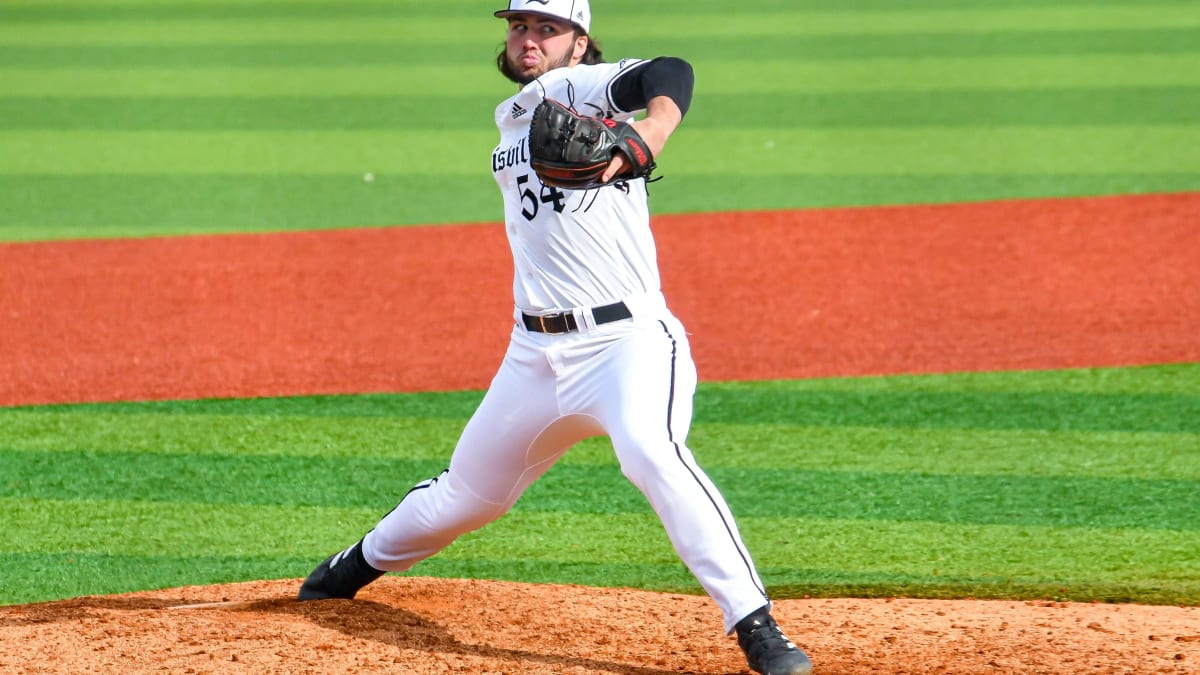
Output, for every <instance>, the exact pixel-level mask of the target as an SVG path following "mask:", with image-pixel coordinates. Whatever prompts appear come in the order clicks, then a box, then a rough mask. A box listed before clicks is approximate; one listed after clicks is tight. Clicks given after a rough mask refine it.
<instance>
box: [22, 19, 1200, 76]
mask: <svg viewBox="0 0 1200 675" xmlns="http://www.w3.org/2000/svg"><path fill="white" fill-rule="evenodd" d="M502 38H503V34H502V33H500V32H497V34H496V36H495V38H493V39H492V40H490V41H484V42H483V43H482V44H480V43H479V42H470V43H452V44H439V45H437V54H438V65H439V66H447V65H480V64H485V65H486V64H490V63H492V62H493V59H494V56H495V54H496V51H497V50H498V48H499V45H500V42H501V40H502ZM430 49H431V46H430V45H427V44H416V43H412V42H408V41H395V42H380V43H362V42H356V41H352V40H350V41H342V42H334V43H315V42H313V43H296V44H275V45H272V44H231V45H213V44H197V45H176V44H164V45H145V44H137V45H116V46H86V45H84V46H71V45H63V46H46V45H0V63H3V64H6V66H7V67H10V68H11V67H20V68H64V67H66V68H100V69H108V68H135V67H144V68H154V69H160V68H164V67H171V68H181V69H187V68H212V67H222V66H223V67H233V66H242V67H255V68H257V67H301V68H311V67H332V66H340V67H350V66H371V65H376V66H377V65H383V64H396V65H402V66H407V65H411V64H412V63H420V62H423V61H425V60H427V59H428V56H429V51H430ZM605 49H606V53H611V54H614V55H616V54H621V55H624V56H644V57H651V56H655V55H658V54H671V55H675V56H682V57H685V58H688V59H690V60H697V59H709V60H724V59H729V60H741V61H746V60H757V59H766V60H771V61H777V60H795V61H802V62H803V61H821V60H847V59H848V60H859V59H864V58H933V57H941V58H964V57H997V56H1023V57H1029V56H1034V55H1050V56H1053V55H1084V54H1160V55H1162V54H1177V53H1184V54H1195V53H1198V52H1200V28H1195V27H1179V28H1161V29H1140V30H1096V31H1083V30H1077V31H1069V30H1062V31H1045V30H1043V31H995V32H987V33H935V32H926V33H919V34H900V35H861V34H859V35H813V36H795V35H793V34H790V33H788V34H784V35H774V36H772V35H766V36H762V37H741V36H723V35H720V36H710V37H705V38H704V39H697V38H695V37H692V36H690V35H689V36H680V35H677V34H674V33H672V34H669V35H662V36H659V37H656V38H654V39H653V41H652V43H650V42H647V41H646V40H645V39H635V38H629V37H626V36H621V37H619V38H612V39H609V40H608V41H606V42H605Z"/></svg>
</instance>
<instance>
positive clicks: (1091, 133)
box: [0, 0, 1200, 241]
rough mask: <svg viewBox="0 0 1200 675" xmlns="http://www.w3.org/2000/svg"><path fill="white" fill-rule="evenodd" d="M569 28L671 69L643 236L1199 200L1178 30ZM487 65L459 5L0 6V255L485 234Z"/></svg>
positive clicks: (498, 94)
mask: <svg viewBox="0 0 1200 675" xmlns="http://www.w3.org/2000/svg"><path fill="white" fill-rule="evenodd" d="M594 24H595V25H594V33H595V34H596V36H597V37H598V38H600V39H601V40H602V42H603V43H604V45H605V49H606V53H607V54H608V55H609V56H611V57H612V58H617V57H620V56H645V57H649V56H655V55H658V54H675V55H679V56H683V57H685V58H687V59H689V60H690V61H691V62H692V63H693V64H694V66H695V68H696V75H697V92H696V99H695V103H694V105H693V107H692V110H691V112H690V113H689V115H688V119H687V121H686V124H685V127H684V131H682V132H681V133H679V134H677V135H676V137H675V138H674V139H673V140H672V142H671V145H670V147H669V148H668V150H667V152H666V153H664V155H663V156H662V157H661V158H660V162H659V164H660V167H661V171H660V173H661V175H663V176H666V180H664V181H662V182H661V183H657V184H656V185H655V190H654V202H655V209H656V211H657V212H659V213H671V212H676V213H677V212H692V211H720V210H732V209H763V208H802V207H812V206H838V205H873V204H885V203H888V204H897V203H928V202H953V201H966V200H971V201H974V200H987V199H1000V198H1014V197H1057V196H1068V195H1089V194H1116V193H1144V192H1160V191H1172V192H1173V191H1185V190H1196V189H1200V153H1197V152H1187V151H1186V150H1185V149H1186V148H1195V147H1200V124H1197V122H1198V121H1200V120H1198V115H1200V112H1198V111H1200V7H1198V6H1197V5H1196V4H1195V3H1194V2H1188V1H1183V0H1178V1H1170V0H1167V1H1160V2H1149V3H1137V4H1135V5H1130V4H1129V3H1121V2H1115V1H1109V2H1090V3H1071V2H1063V1H1052V0H1003V1H1001V0H991V1H989V2H973V3H961V2H950V1H949V0H918V1H909V2H883V1H879V0H857V1H853V2H833V1H826V0H822V1H800V0H795V1H793V0H788V1H782V0H754V1H752V2H742V3H739V4H738V10H737V12H733V13H731V12H730V11H729V9H728V7H727V6H726V5H725V4H722V3H717V2H711V1H709V0H705V1H702V2H696V1H689V2H686V3H684V2H653V3H647V2H642V1H638V2H634V1H632V0H605V2H604V3H603V4H598V5H597V16H596V17H595V20H594ZM502 37H503V35H502V24H501V22H499V21H497V20H496V19H494V18H492V17H491V15H490V12H489V11H487V10H486V9H481V8H480V5H479V3H478V2H475V1H474V0H454V1H449V2H442V3H416V2H411V1H397V2H382V1H374V0H353V1H347V2H339V3H326V2H312V1H294V0H258V1H255V2H246V3H227V2H217V1H216V0H189V1H188V2H166V1H165V0H111V1H109V2H104V3H85V2H56V3H53V4H46V3H42V2H35V1H34V0H16V1H14V2H8V3H5V4H3V5H0V120H2V121H3V123H2V124H0V149H3V151H2V152H0V197H2V199H0V201H2V202H3V203H4V206H5V208H3V209H0V241H2V240H9V241H19V240H38V239H59V238H73V237H113V236H144V235H153V234H183V233H195V232H241V231H278V230H296V229H325V228H336V227H349V226H380V225H406V224H427V223H451V222H480V221H492V220H495V219H497V218H498V217H499V214H498V206H497V204H498V201H497V199H498V198H497V196H496V193H495V186H494V185H493V184H492V180H491V178H490V176H489V174H488V171H487V159H486V158H487V156H488V153H489V151H490V149H491V148H492V147H493V145H494V144H495V141H496V132H495V129H494V126H493V122H492V114H493V109H494V106H495V105H496V104H497V103H498V102H499V101H500V100H502V99H503V98H504V97H506V96H507V95H508V94H509V93H510V92H511V85H509V84H507V83H506V81H505V80H503V79H502V78H501V77H500V76H499V75H498V74H497V73H496V72H495V68H494V66H493V65H492V63H493V57H494V55H495V53H496V50H497V48H498V47H499V45H500V43H501V41H502ZM714 157H720V158H721V159H720V161H714ZM368 174H370V176H371V178H372V179H371V180H364V176H367V175H368Z"/></svg>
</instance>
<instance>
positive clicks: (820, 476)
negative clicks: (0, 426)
mask: <svg viewBox="0 0 1200 675" xmlns="http://www.w3.org/2000/svg"><path fill="white" fill-rule="evenodd" d="M981 437H982V438H981V440H982V441H983V443H984V444H987V443H988V442H989V441H988V439H987V438H986V435H983V434H981ZM1046 440H1047V447H1046V448H1044V451H1046V452H1053V448H1054V446H1055V445H1056V442H1055V441H1054V440H1053V439H1046ZM1193 450H1194V451H1197V450H1200V445H1197V447H1196V448H1194V449H1193ZM1035 456H1036V455H1034V456H1031V457H1025V458H1024V461H1025V462H1026V463H1028V462H1030V461H1031V460H1032V459H1033V457H1035ZM0 461H2V462H3V463H4V464H5V466H6V472H7V477H6V479H5V484H4V485H0V496H3V497H13V498H21V499H56V500H67V499H79V500H93V499H122V498H134V497H136V498H137V499H139V500H145V501H152V502H178V503H189V504H208V505H223V504H238V505H264V506H276V505H288V506H329V507H364V508H366V507H374V508H376V509H379V510H380V511H381V512H386V510H387V509H388V508H390V505H391V504H392V503H394V501H396V500H398V499H399V498H400V497H401V496H403V494H404V493H406V492H407V491H408V489H409V488H410V487H411V486H412V485H413V484H415V483H417V482H418V481H421V480H425V479H427V478H431V477H433V476H436V475H438V474H439V473H440V472H441V470H442V469H443V468H444V465H445V463H446V462H445V461H441V462H438V461H436V460H424V461H409V460H402V459H387V458H381V457H375V458H345V457H340V458H326V457H311V456H309V457H280V456H264V455H224V456H222V455H213V454H210V455H199V456H188V455H164V454H141V453H130V452H105V453H100V452H64V451H49V452H13V451H0ZM708 472H709V475H710V476H711V477H712V479H713V481H714V482H716V483H717V485H718V486H720V487H721V489H722V493H723V494H724V495H725V497H726V499H727V500H728V501H729V504H730V506H731V508H733V509H734V511H735V512H736V513H739V514H741V515H744V516H759V517H772V518H784V517H797V518H798V517H824V518H846V519H852V520H883V521H888V522H898V521H905V522H937V523H941V522H948V523H971V524H997V525H1031V526H1057V527H1106V528H1126V527H1131V528H1141V529H1171V530H1200V521H1197V519H1196V518H1195V515H1196V514H1197V513H1200V480H1169V479H1156V480H1147V479H1140V478H1091V477H1088V478H1075V477H1066V476H1020V475H1006V476H989V475H969V476H968V475H946V474H933V475H930V474H916V473H882V472H868V471H810V470H801V469H794V468H793V469H785V468H779V467H771V468H766V469H737V468H727V467H720V466H712V467H710V468H709V469H708ZM597 494H603V495H604V496H605V498H604V499H603V500H597V499H596V495H597ZM516 510H517V511H537V512H553V513H560V514H568V513H575V514H606V515H621V514H628V513H643V514H645V513H649V508H648V506H647V504H646V502H645V500H644V499H643V498H642V496H641V494H640V493H638V492H637V490H636V489H634V488H633V487H632V486H631V485H630V484H629V482H628V480H626V479H625V477H624V476H623V475H622V474H621V473H620V471H619V469H618V467H617V466H616V465H615V464H611V463H610V464H563V465H560V466H556V467H555V468H553V469H552V470H551V471H550V473H548V474H547V475H546V476H545V477H543V478H542V479H541V480H539V481H538V483H536V484H535V485H534V487H532V488H531V489H530V490H529V492H528V493H527V494H526V495H525V497H524V498H523V499H522V500H521V501H520V502H518V504H517V507H516Z"/></svg>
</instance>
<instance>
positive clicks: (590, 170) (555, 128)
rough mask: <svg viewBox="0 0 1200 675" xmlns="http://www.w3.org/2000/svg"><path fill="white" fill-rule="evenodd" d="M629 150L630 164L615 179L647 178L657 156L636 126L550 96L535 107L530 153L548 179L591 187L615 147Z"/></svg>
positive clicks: (597, 184)
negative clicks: (590, 114)
mask: <svg viewBox="0 0 1200 675" xmlns="http://www.w3.org/2000/svg"><path fill="white" fill-rule="evenodd" d="M617 151H620V152H622V153H624V154H625V158H626V159H627V160H628V163H629V165H630V168H629V169H627V170H626V171H624V172H623V173H622V174H621V175H619V176H617V177H616V178H615V179H614V180H611V181H609V182H610V183H612V182H616V180H625V179H630V178H648V177H649V176H650V173H651V172H652V171H654V157H653V156H652V155H651V154H650V148H649V147H648V146H647V145H646V141H644V140H642V137H641V136H639V135H638V133H637V132H636V131H634V129H633V127H631V126H629V125H628V124H625V123H623V122H617V121H614V120H611V119H607V118H604V117H588V116H586V115H579V114H577V113H575V112H574V111H572V110H571V109H570V108H568V107H566V106H564V105H563V104H561V103H559V102H558V101H555V100H552V99H545V100H543V101H542V102H541V103H539V104H538V107H537V108H536V109H534V111H533V122H532V123H531V124H530V126H529V155H530V160H529V161H530V164H532V165H533V170H534V171H536V172H537V174H538V176H539V177H541V179H542V182H543V183H545V184H546V185H553V186H555V187H561V188H570V189H572V190H588V189H591V188H597V187H601V186H603V185H605V183H604V182H602V181H601V180H600V178H601V176H603V175H604V170H605V169H606V168H607V167H608V164H609V162H611V161H612V158H613V153H614V152H617Z"/></svg>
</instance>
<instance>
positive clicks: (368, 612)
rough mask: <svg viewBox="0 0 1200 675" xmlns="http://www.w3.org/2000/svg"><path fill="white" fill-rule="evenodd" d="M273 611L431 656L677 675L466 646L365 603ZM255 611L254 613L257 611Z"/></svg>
mask: <svg viewBox="0 0 1200 675" xmlns="http://www.w3.org/2000/svg"><path fill="white" fill-rule="evenodd" d="M276 607H277V609H278V611H283V612H291V613H298V614H302V615H303V616H305V617H306V618H309V619H311V620H312V621H314V622H315V623H317V624H318V625H320V626H322V627H324V628H332V629H334V630H338V631H341V632H343V633H345V634H347V635H349V636H351V637H356V638H362V639H365V640H374V641H376V642H381V643H383V644H387V645H391V646H393V647H397V648H400V649H415V650H420V651H426V652H430V653H436V654H458V655H461V656H476V657H480V658H485V659H504V660H508V661H515V662H518V663H520V662H525V663H538V664H542V665H545V666H549V667H551V668H552V669H554V670H559V671H563V672H565V671H568V670H572V669H576V668H582V669H585V670H589V671H601V672H609V673H614V674H616V675H679V671H676V670H662V669H659V668H647V667H644V666H632V665H628V664H624V663H613V662H611V661H602V660H599V659H588V658H582V657H576V656H560V655H557V654H543V653H539V652H535V651H530V650H527V649H518V648H510V647H498V646H492V645H477V644H467V643H464V642H462V641H460V640H458V639H457V638H456V637H454V636H453V635H452V634H451V633H450V632H449V631H447V630H446V629H445V628H443V627H442V626H441V625H439V624H438V623H436V622H433V621H430V620H429V619H426V618H425V617H422V616H421V615H419V614H416V613H413V612H409V611H407V610H404V609H398V608H396V607H392V606H390V605H385V604H383V603H378V602H372V601H370V600H354V601H352V602H351V601H346V600H326V601H321V602H306V603H297V602H289V603H280V604H278V605H277V606H276ZM263 609H264V608H263V607H258V608H257V611H263Z"/></svg>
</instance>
